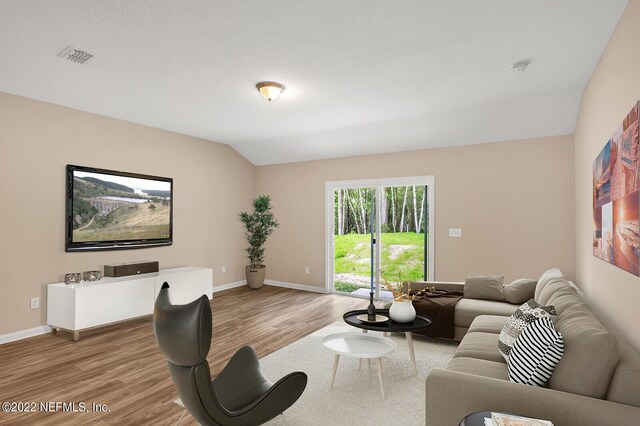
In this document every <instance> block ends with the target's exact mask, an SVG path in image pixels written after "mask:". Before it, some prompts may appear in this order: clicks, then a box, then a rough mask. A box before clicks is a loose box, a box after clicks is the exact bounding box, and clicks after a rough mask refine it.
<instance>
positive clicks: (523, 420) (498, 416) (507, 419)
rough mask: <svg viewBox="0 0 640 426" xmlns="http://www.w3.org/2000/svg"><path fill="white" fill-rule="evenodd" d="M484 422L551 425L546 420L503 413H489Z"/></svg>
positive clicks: (487, 425)
mask: <svg viewBox="0 0 640 426" xmlns="http://www.w3.org/2000/svg"><path fill="white" fill-rule="evenodd" d="M484 424H485V426H553V423H551V422H550V421H548V420H542V419H532V418H530V417H521V416H514V415H512V414H503V413H491V418H487V417H485V419H484Z"/></svg>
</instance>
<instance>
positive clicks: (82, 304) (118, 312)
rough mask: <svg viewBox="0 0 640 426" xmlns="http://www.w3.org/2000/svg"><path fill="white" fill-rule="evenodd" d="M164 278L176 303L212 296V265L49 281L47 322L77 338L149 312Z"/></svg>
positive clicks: (55, 328) (172, 299) (53, 330)
mask: <svg viewBox="0 0 640 426" xmlns="http://www.w3.org/2000/svg"><path fill="white" fill-rule="evenodd" d="M165 281H166V282H168V283H169V286H170V288H169V295H170V297H171V303H174V304H185V303H189V302H191V301H193V300H195V299H197V298H198V297H200V296H202V295H203V294H205V295H207V297H208V298H209V299H211V297H212V294H213V271H212V270H211V269H210V268H192V267H184V268H171V269H161V270H160V271H159V272H154V273H151V274H141V275H132V276H128V277H118V278H110V277H105V278H103V279H101V280H99V281H84V282H82V283H80V284H70V285H67V284H65V283H56V284H49V285H48V286H47V323H48V324H49V326H51V329H52V332H54V333H55V332H56V331H57V329H65V330H69V331H72V332H73V339H74V340H78V339H79V338H80V330H84V329H87V328H92V327H98V326H101V325H106V324H111V323H114V322H119V321H124V320H128V319H132V318H136V317H141V316H145V315H150V314H152V313H153V305H154V303H155V300H156V296H157V295H158V293H159V292H160V287H162V283H164V282H165Z"/></svg>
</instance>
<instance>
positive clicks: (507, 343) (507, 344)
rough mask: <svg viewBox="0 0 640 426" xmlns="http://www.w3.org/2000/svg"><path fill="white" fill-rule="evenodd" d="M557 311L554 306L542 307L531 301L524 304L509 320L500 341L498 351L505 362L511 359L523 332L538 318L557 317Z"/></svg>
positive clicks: (501, 332)
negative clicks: (512, 349) (510, 356)
mask: <svg viewBox="0 0 640 426" xmlns="http://www.w3.org/2000/svg"><path fill="white" fill-rule="evenodd" d="M555 314H556V311H555V309H554V307H553V306H540V304H539V303H538V302H536V301H535V300H533V299H531V300H529V301H528V302H527V303H523V304H522V305H520V307H519V308H518V309H517V310H516V311H515V312H514V314H513V315H511V318H509V319H508V320H507V322H506V323H505V325H504V327H503V328H502V331H500V337H499V339H498V349H499V351H500V354H502V356H503V357H504V359H505V361H506V360H507V359H508V358H509V353H510V352H511V348H512V347H513V345H514V343H515V342H516V339H517V338H518V336H519V335H520V333H522V331H523V330H524V329H525V328H526V327H527V326H528V325H529V324H531V323H532V322H534V321H535V320H537V319H538V318H542V317H546V316H551V315H554V316H555Z"/></svg>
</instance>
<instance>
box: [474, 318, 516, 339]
mask: <svg viewBox="0 0 640 426" xmlns="http://www.w3.org/2000/svg"><path fill="white" fill-rule="evenodd" d="M508 319H509V317H508V316H500V315H480V316H479V317H476V319H474V320H473V322H472V323H471V326H470V327H469V333H472V332H474V331H479V332H482V333H494V334H500V332H501V331H502V327H504V325H505V324H506V323H507V320H508Z"/></svg>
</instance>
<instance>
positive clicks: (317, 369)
mask: <svg viewBox="0 0 640 426" xmlns="http://www.w3.org/2000/svg"><path fill="white" fill-rule="evenodd" d="M344 331H353V332H360V330H358V329H355V328H353V327H351V326H349V325H347V324H345V323H344V322H336V323H333V324H331V325H329V326H327V327H325V328H323V329H321V330H318V331H317V332H315V333H313V334H310V335H309V336H306V337H304V338H302V339H300V340H298V341H297V342H294V343H292V344H290V345H289V346H286V347H284V348H282V349H280V350H278V351H276V352H274V353H272V354H271V355H268V356H266V357H264V358H262V359H261V360H260V365H261V368H262V372H263V373H264V375H265V376H266V377H268V378H269V380H271V381H274V382H275V381H276V380H278V379H280V378H281V377H282V376H284V375H286V374H288V373H290V372H292V371H303V372H305V373H306V374H307V375H308V376H309V382H308V384H307V388H306V389H305V391H304V393H303V394H302V396H301V397H300V399H299V400H298V401H297V402H296V403H295V404H294V405H293V406H292V407H291V408H290V409H288V410H287V411H285V413H284V415H285V419H283V418H282V416H279V417H278V418H275V419H274V420H272V421H270V422H269V423H267V424H268V425H272V426H275V425H289V426H306V425H309V426H312V425H323V426H324V425H345V426H358V425H367V426H369V425H372V426H373V425H381V426H382V425H384V426H388V425H411V426H413V425H424V422H425V417H424V416H425V413H424V392H425V388H424V381H425V379H426V377H427V375H428V374H429V372H430V371H431V370H432V369H433V368H444V367H445V366H446V365H447V363H448V362H449V361H450V360H451V358H452V357H453V353H454V352H455V349H456V347H457V343H454V342H448V341H443V340H437V339H430V338H428V337H421V336H415V337H414V339H413V345H414V348H415V353H416V361H417V365H418V375H417V376H414V375H413V374H412V373H413V370H412V367H411V358H410V356H409V349H408V348H407V342H406V340H405V335H404V333H399V334H398V333H394V334H392V335H391V338H392V339H393V340H394V341H395V342H396V343H397V345H398V348H397V349H396V350H395V351H394V352H393V353H392V354H391V355H389V356H388V357H385V358H383V360H382V364H383V372H384V389H385V394H386V400H384V401H383V400H382V396H381V395H380V388H379V385H378V376H377V373H376V366H375V362H372V364H371V370H369V369H368V368H367V362H366V360H365V361H363V363H362V369H361V370H358V360H356V359H350V358H347V357H340V363H339V365H338V372H337V374H336V382H335V385H334V387H333V389H332V390H330V389H329V384H330V380H331V368H332V365H333V358H334V354H333V353H332V352H331V351H329V350H328V349H326V348H325V347H324V346H323V345H322V338H323V337H324V336H326V335H328V334H333V333H340V332H344ZM370 333H371V332H370Z"/></svg>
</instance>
